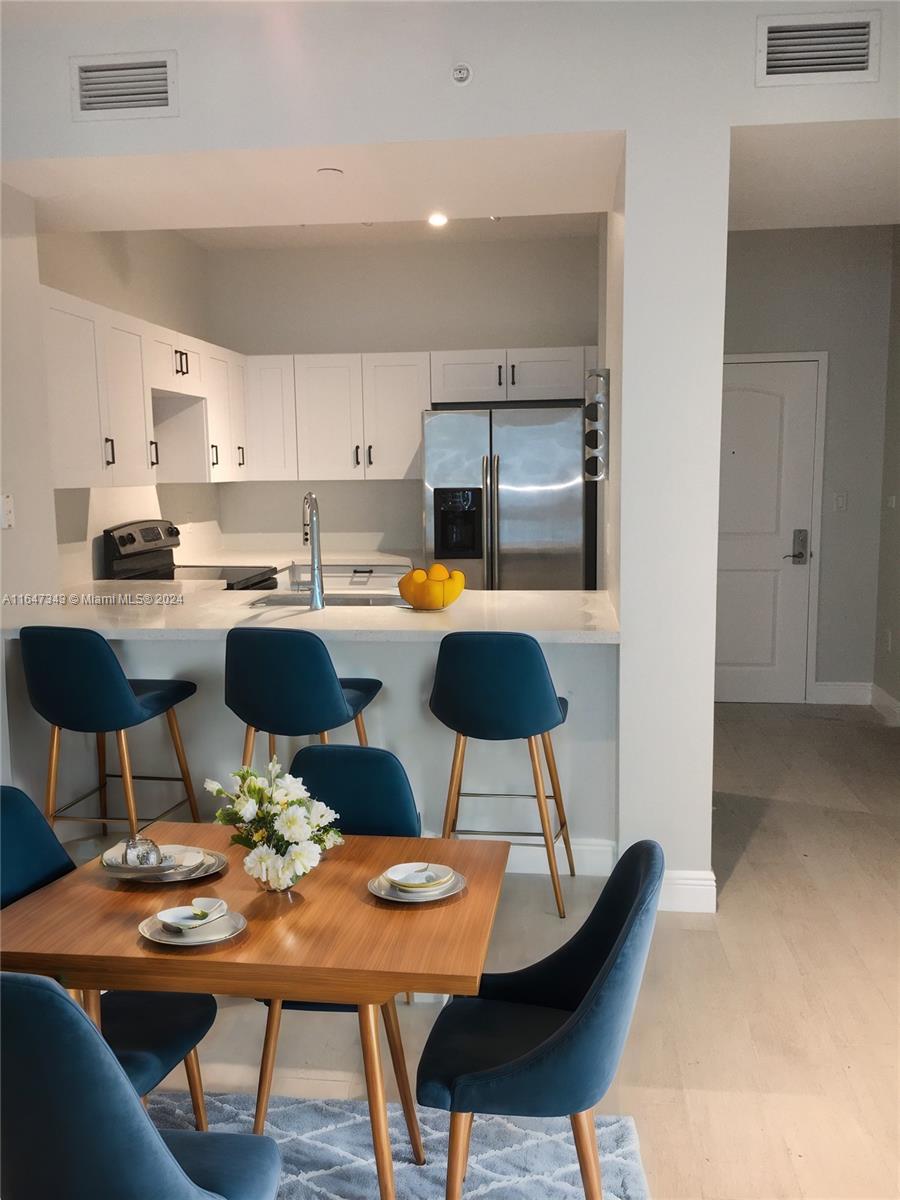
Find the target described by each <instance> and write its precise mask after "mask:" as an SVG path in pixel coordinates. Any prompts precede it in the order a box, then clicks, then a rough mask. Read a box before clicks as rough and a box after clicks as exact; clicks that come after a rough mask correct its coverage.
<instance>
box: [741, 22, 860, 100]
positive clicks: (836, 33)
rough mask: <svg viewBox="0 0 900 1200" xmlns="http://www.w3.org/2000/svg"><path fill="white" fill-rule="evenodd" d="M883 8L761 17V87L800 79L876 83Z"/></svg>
mask: <svg viewBox="0 0 900 1200" xmlns="http://www.w3.org/2000/svg"><path fill="white" fill-rule="evenodd" d="M880 37H881V14H880V13H879V12H856V11H854V12H850V13H803V14H802V15H800V16H795V17H790V16H788V17H785V16H777V17H760V18H759V20H758V22H757V36H756V83H757V86H758V87H771V86H773V85H778V84H797V83H873V82H875V81H876V80H877V79H878V50H879V42H880Z"/></svg>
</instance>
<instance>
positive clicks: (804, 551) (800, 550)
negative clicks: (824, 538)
mask: <svg viewBox="0 0 900 1200" xmlns="http://www.w3.org/2000/svg"><path fill="white" fill-rule="evenodd" d="M781 557H782V558H789V559H791V561H792V562H794V563H796V564H797V566H803V564H804V563H807V562H809V530H808V529H795V530H794V541H793V546H792V549H791V553H790V554H782V556H781Z"/></svg>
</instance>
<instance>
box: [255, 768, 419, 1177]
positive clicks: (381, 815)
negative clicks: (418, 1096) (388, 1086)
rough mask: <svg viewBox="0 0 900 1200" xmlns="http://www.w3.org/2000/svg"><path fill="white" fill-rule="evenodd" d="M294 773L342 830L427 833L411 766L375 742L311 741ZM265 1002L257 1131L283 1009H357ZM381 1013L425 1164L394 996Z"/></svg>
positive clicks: (403, 834)
mask: <svg viewBox="0 0 900 1200" xmlns="http://www.w3.org/2000/svg"><path fill="white" fill-rule="evenodd" d="M291 774H292V775H296V776H299V777H300V778H301V779H302V780H303V782H304V783H305V784H306V787H307V789H308V790H309V793H310V795H311V796H315V798H316V799H317V800H321V801H322V802H323V803H324V804H327V805H329V806H330V807H331V808H333V809H334V810H335V812H337V813H338V822H337V824H338V826H339V828H340V830H341V832H342V833H347V834H364V835H369V836H378V835H381V836H385V837H419V835H420V833H421V830H422V822H421V819H420V817H419V813H418V811H417V810H416V802H415V800H414V798H413V794H412V788H411V787H410V785H409V779H408V778H407V775H406V771H404V769H403V764H402V763H401V762H400V760H399V758H397V756H396V755H394V754H391V753H390V751H388V750H376V749H374V748H372V747H369V746H306V747H305V748H304V749H303V750H300V751H298V752H297V754H296V755H295V756H294V761H293V762H292V763H291ZM265 1003H266V1004H267V1005H268V1008H269V1015H268V1019H267V1021H266V1037H265V1042H264V1044H263V1055H262V1065H261V1067H260V1075H259V1091H258V1093H257V1100H256V1122H255V1124H254V1130H255V1131H256V1132H257V1133H262V1131H263V1128H264V1126H265V1121H266V1109H267V1107H268V1103H269V1093H270V1092H271V1089H272V1072H273V1070H274V1068H275V1053H276V1050H277V1046H278V1031H279V1027H280V1025H281V1013H282V1010H283V1009H300V1010H305V1011H306V1012H346V1013H352V1012H356V1011H357V1009H356V1007H355V1005H352V1004H315V1003H310V1002H309V1001H304V1000H284V1001H281V1000H266V1001H265ZM381 1013H382V1016H383V1018H384V1025H385V1030H386V1032H387V1038H388V1047H389V1049H390V1052H391V1062H392V1063H393V1066H394V1075H395V1076H396V1079H397V1089H398V1091H399V1092H400V1100H401V1102H402V1104H403V1115H404V1116H405V1118H406V1127H407V1129H408V1131H409V1140H410V1143H411V1145H412V1149H413V1156H414V1158H415V1160H416V1162H417V1163H419V1164H420V1165H421V1164H422V1163H424V1161H425V1151H424V1148H423V1146H422V1135H421V1133H420V1132H419V1120H418V1117H417V1116H416V1105H415V1101H414V1100H413V1094H412V1089H411V1088H410V1085H409V1075H408V1074H407V1070H406V1058H405V1056H404V1053H403V1042H402V1040H401V1037H400V1023H399V1021H398V1019H397V1007H396V1004H395V1003H394V1001H393V1000H390V1001H389V1002H388V1003H387V1004H382V1006H381Z"/></svg>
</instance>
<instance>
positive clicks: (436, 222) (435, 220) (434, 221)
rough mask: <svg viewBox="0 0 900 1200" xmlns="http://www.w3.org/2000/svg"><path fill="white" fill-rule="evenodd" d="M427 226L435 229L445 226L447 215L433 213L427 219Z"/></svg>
mask: <svg viewBox="0 0 900 1200" xmlns="http://www.w3.org/2000/svg"><path fill="white" fill-rule="evenodd" d="M428 224H429V225H433V226H434V228H435V229H440V228H441V226H442V225H446V224H447V214H446V213H442V212H433V213H432V214H431V216H430V217H429V218H428Z"/></svg>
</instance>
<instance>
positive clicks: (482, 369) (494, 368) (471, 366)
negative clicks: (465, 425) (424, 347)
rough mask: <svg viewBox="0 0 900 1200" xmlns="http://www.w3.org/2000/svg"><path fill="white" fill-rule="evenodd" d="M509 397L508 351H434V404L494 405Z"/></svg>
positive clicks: (432, 398)
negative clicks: (507, 387) (507, 381)
mask: <svg viewBox="0 0 900 1200" xmlns="http://www.w3.org/2000/svg"><path fill="white" fill-rule="evenodd" d="M505 399H506V351H505V350H432V351H431V403H432V405H435V404H493V403H494V402H495V401H497V400H505Z"/></svg>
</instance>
